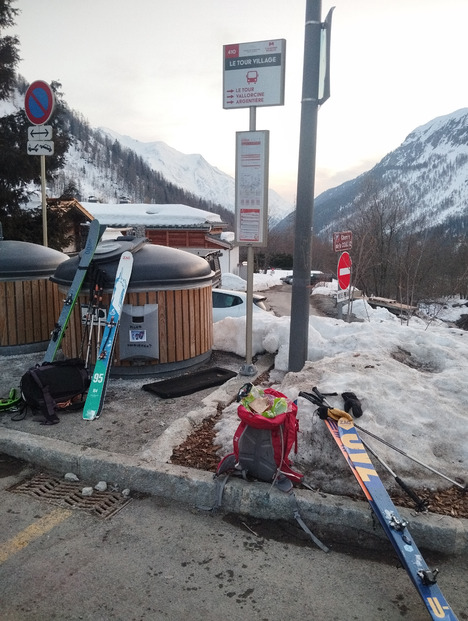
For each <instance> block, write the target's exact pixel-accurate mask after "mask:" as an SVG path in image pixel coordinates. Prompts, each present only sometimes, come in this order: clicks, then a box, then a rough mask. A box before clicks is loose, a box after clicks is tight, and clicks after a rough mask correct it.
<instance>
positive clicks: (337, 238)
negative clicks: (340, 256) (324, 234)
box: [333, 231, 353, 252]
mask: <svg viewBox="0 0 468 621" xmlns="http://www.w3.org/2000/svg"><path fill="white" fill-rule="evenodd" d="M352 247H353V233H352V231H342V232H340V233H333V252H343V250H351V248H352Z"/></svg>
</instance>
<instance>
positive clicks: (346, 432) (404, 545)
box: [299, 388, 457, 621]
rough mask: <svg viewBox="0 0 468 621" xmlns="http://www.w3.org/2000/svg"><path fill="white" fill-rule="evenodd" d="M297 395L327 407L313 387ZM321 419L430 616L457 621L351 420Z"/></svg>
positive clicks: (447, 620)
mask: <svg viewBox="0 0 468 621" xmlns="http://www.w3.org/2000/svg"><path fill="white" fill-rule="evenodd" d="M299 396H300V397H304V398H305V399H307V400H308V401H310V402H311V403H314V404H315V405H318V406H321V405H325V406H326V407H329V408H331V406H330V405H329V404H328V403H327V402H326V401H325V399H324V397H323V395H322V394H321V393H320V392H319V391H318V390H317V389H316V388H314V389H313V393H312V394H311V393H306V392H300V393H299ZM324 422H325V425H326V426H327V428H328V430H329V431H330V433H331V435H332V437H333V439H334V440H335V442H336V443H337V445H338V447H339V449H340V451H341V453H342V454H343V456H344V458H345V460H346V463H347V464H348V466H349V467H350V468H351V471H352V473H353V474H354V476H355V478H356V480H357V482H358V483H359V485H360V487H361V489H362V490H363V492H364V494H365V496H366V498H367V500H368V502H369V504H370V506H371V507H372V509H373V511H374V513H375V515H376V516H377V518H378V520H379V522H380V524H381V525H382V527H383V529H384V531H385V534H386V535H387V537H388V538H389V540H390V542H391V544H392V545H393V547H394V549H395V551H396V552H397V554H398V557H399V559H400V561H401V563H402V565H403V567H404V568H405V569H406V571H407V573H408V575H409V577H410V578H411V581H412V582H413V585H414V586H415V587H416V590H417V591H418V593H419V595H420V597H421V599H422V600H423V602H424V604H425V606H426V608H427V611H428V612H429V614H430V616H431V618H432V619H434V620H436V619H439V620H440V619H445V620H446V621H457V617H456V616H455V613H454V612H453V610H452V608H451V607H450V606H449V604H448V603H447V601H446V599H445V597H444V595H443V594H442V591H441V590H440V588H439V587H438V585H437V581H436V577H437V573H438V570H437V569H435V570H431V569H429V567H428V566H427V564H426V562H425V561H424V558H423V556H422V554H421V552H420V551H419V549H418V547H417V545H416V543H415V542H414V540H413V538H412V536H411V534H410V532H409V530H408V528H407V526H408V524H407V522H406V520H404V519H403V518H402V517H401V516H400V515H399V513H398V511H397V509H396V507H395V505H394V504H393V502H392V500H391V498H390V496H389V495H388V493H387V490H386V489H385V487H384V485H383V483H382V481H381V480H380V477H379V475H378V474H377V472H376V470H375V468H374V466H373V464H372V462H371V459H370V457H369V455H368V453H367V451H366V449H365V447H364V444H363V442H362V441H361V438H360V437H359V435H358V432H357V430H356V428H355V426H354V423H353V422H352V421H351V420H348V419H346V418H340V419H339V420H338V422H336V421H335V420H334V419H333V418H330V417H328V418H326V419H325V421H324Z"/></svg>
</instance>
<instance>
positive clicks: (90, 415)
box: [83, 410, 98, 420]
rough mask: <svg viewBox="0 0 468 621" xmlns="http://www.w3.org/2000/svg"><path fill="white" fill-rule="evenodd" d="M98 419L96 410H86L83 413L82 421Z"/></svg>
mask: <svg viewBox="0 0 468 621" xmlns="http://www.w3.org/2000/svg"><path fill="white" fill-rule="evenodd" d="M97 417H98V413H97V412H96V410H88V411H87V412H83V420H95V419H96V418H97Z"/></svg>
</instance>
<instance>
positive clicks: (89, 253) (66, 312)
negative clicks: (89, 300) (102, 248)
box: [42, 220, 103, 362]
mask: <svg viewBox="0 0 468 621" xmlns="http://www.w3.org/2000/svg"><path fill="white" fill-rule="evenodd" d="M102 233H103V230H102V229H101V225H100V224H99V222H98V221H97V220H93V221H92V222H91V224H90V225H89V232H88V239H87V240H86V245H85V248H84V250H83V251H82V253H81V255H80V262H79V263H78V267H77V270H76V273H75V276H74V278H73V280H72V283H71V285H70V288H69V290H68V293H67V297H66V298H65V300H64V303H63V307H62V311H61V313H60V316H59V318H58V320H57V323H56V324H55V328H54V329H53V331H52V333H51V336H50V341H49V345H48V347H47V351H46V353H45V355H44V360H43V361H42V362H53V360H54V358H55V356H56V355H57V351H58V349H59V347H60V344H61V342H62V339H63V335H64V334H65V330H66V328H67V325H68V321H69V319H70V315H71V313H72V311H73V308H74V306H75V303H76V300H77V299H78V296H79V294H80V291H81V287H82V285H83V282H84V279H85V278H86V273H87V271H88V268H89V266H90V263H91V261H92V260H93V257H94V253H95V250H96V246H97V245H98V242H99V240H100V238H101V235H102Z"/></svg>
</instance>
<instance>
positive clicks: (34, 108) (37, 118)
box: [24, 80, 55, 125]
mask: <svg viewBox="0 0 468 621" xmlns="http://www.w3.org/2000/svg"><path fill="white" fill-rule="evenodd" d="M54 105H55V97H54V93H53V91H52V89H51V88H50V86H49V85H48V84H47V82H43V81H42V80H37V81H36V82H33V83H32V84H31V85H30V86H29V88H28V90H27V91H26V95H25V97H24V109H25V112H26V116H27V117H28V119H29V120H30V121H31V123H33V124H34V125H42V124H43V123H47V121H48V120H49V119H50V117H51V116H52V112H53V111H54Z"/></svg>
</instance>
